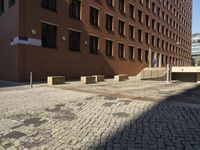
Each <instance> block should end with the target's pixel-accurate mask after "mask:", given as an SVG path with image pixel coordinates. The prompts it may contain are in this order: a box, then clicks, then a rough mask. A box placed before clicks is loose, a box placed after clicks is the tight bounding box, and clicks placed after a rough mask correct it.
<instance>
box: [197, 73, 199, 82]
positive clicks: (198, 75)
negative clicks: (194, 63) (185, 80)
mask: <svg viewBox="0 0 200 150" xmlns="http://www.w3.org/2000/svg"><path fill="white" fill-rule="evenodd" d="M197 83H200V73H197Z"/></svg>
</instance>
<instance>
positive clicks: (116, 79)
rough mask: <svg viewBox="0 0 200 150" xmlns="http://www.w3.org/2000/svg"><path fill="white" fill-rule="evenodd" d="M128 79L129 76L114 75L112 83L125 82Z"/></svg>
mask: <svg viewBox="0 0 200 150" xmlns="http://www.w3.org/2000/svg"><path fill="white" fill-rule="evenodd" d="M128 79H129V76H128V75H127V74H119V75H115V77H114V81H125V80H128Z"/></svg>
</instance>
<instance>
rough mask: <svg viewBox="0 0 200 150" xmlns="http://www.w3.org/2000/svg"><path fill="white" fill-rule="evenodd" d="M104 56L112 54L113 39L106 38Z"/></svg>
mask: <svg viewBox="0 0 200 150" xmlns="http://www.w3.org/2000/svg"><path fill="white" fill-rule="evenodd" d="M106 56H113V41H111V40H106Z"/></svg>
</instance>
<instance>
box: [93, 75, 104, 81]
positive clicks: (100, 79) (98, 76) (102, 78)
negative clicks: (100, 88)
mask: <svg viewBox="0 0 200 150" xmlns="http://www.w3.org/2000/svg"><path fill="white" fill-rule="evenodd" d="M93 77H95V81H96V82H103V81H104V76H103V75H93Z"/></svg>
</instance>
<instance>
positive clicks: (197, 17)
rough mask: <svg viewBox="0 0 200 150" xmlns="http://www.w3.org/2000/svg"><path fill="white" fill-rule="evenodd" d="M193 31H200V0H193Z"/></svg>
mask: <svg viewBox="0 0 200 150" xmlns="http://www.w3.org/2000/svg"><path fill="white" fill-rule="evenodd" d="M192 21H193V22H192V33H200V0H193V16H192Z"/></svg>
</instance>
